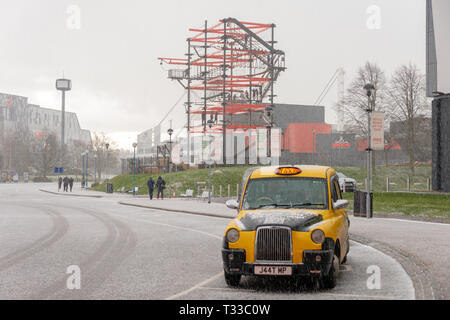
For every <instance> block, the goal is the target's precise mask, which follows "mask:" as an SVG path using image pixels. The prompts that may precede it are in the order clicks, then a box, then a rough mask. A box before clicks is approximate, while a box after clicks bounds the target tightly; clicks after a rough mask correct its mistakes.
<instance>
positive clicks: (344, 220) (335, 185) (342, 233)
mask: <svg viewBox="0 0 450 320" xmlns="http://www.w3.org/2000/svg"><path fill="white" fill-rule="evenodd" d="M330 189H331V200H332V201H333V202H336V201H337V200H341V199H342V194H341V190H340V188H339V180H338V176H337V175H334V176H333V177H331V179H330ZM333 211H334V214H335V216H336V218H338V221H339V230H338V231H337V233H338V237H339V241H340V245H341V256H340V257H339V258H340V259H342V258H343V257H344V256H345V254H346V253H347V251H348V247H349V235H348V229H349V219H348V213H347V209H333Z"/></svg>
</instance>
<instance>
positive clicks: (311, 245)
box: [222, 165, 350, 288]
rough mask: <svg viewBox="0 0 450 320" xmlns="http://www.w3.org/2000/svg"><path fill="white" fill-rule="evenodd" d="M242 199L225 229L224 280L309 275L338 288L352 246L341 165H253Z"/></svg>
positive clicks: (231, 203) (244, 182)
mask: <svg viewBox="0 0 450 320" xmlns="http://www.w3.org/2000/svg"><path fill="white" fill-rule="evenodd" d="M240 190H241V193H240V195H239V197H238V199H237V200H234V199H233V200H229V201H227V203H226V205H227V206H228V207H229V208H232V209H236V210H237V211H238V215H237V217H236V218H235V219H233V220H232V221H231V222H230V223H229V225H228V226H227V228H226V230H225V234H224V241H223V248H222V258H223V266H224V273H225V281H226V283H227V284H228V285H229V286H238V285H239V282H240V280H241V276H242V275H253V276H308V277H313V278H314V279H318V280H320V283H321V284H322V285H323V287H325V288H333V287H334V286H335V285H336V279H337V277H338V273H339V265H340V264H341V263H345V261H346V259H347V254H348V252H349V235H348V229H349V225H350V223H349V219H348V215H347V210H346V208H347V206H348V201H347V200H343V199H342V196H341V191H340V188H339V180H338V176H337V173H336V171H335V170H334V169H333V168H330V167H324V166H305V165H298V166H284V167H283V166H282V167H279V166H272V167H261V168H251V169H248V170H247V171H246V172H245V174H244V177H243V179H242V184H241V188H240Z"/></svg>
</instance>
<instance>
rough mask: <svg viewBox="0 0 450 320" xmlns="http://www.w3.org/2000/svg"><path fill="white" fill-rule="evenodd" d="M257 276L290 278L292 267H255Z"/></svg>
mask: <svg viewBox="0 0 450 320" xmlns="http://www.w3.org/2000/svg"><path fill="white" fill-rule="evenodd" d="M255 274H257V275H272V276H290V275H292V267H287V266H255Z"/></svg>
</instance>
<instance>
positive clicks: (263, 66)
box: [159, 18, 286, 164]
mask: <svg viewBox="0 0 450 320" xmlns="http://www.w3.org/2000/svg"><path fill="white" fill-rule="evenodd" d="M274 30H275V25H274V24H264V23H254V22H243V21H238V20H237V19H234V18H227V19H222V20H220V21H219V23H217V24H216V25H214V26H212V27H208V23H207V22H205V25H204V28H202V29H189V31H191V32H193V33H194V35H193V36H191V37H189V38H188V39H187V44H188V50H187V54H186V58H184V59H179V58H159V60H160V62H161V64H168V65H174V66H178V68H177V69H170V70H169V71H168V75H169V78H170V79H172V80H177V81H178V82H179V83H180V84H181V85H182V86H183V88H185V89H186V90H187V102H186V104H185V107H186V113H187V116H188V121H187V131H188V153H189V151H190V146H189V143H190V142H189V140H190V138H189V134H191V133H206V131H208V133H216V134H217V133H221V134H222V135H223V138H222V139H223V143H222V144H223V162H224V164H225V161H226V160H225V155H226V143H225V139H226V132H227V130H248V129H254V128H257V127H261V125H257V124H254V123H251V122H250V123H248V124H246V125H244V124H233V122H232V117H233V115H237V114H246V113H249V114H252V113H260V114H262V115H263V117H264V119H265V122H266V125H264V127H267V128H268V129H269V134H270V128H271V127H272V125H273V121H272V110H273V108H274V97H275V95H274V83H275V82H276V80H277V79H278V76H279V74H280V72H282V71H284V70H285V69H286V68H285V55H284V52H283V51H281V50H278V49H275V44H276V41H275V39H274ZM208 118H209V119H208ZM250 118H251V117H250ZM207 127H208V128H207ZM209 127H211V129H209ZM268 149H270V148H268Z"/></svg>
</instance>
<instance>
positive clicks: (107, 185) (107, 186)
mask: <svg viewBox="0 0 450 320" xmlns="http://www.w3.org/2000/svg"><path fill="white" fill-rule="evenodd" d="M105 148H106V168H105V177H106V181H107V183H106V192H109V191H110V190H109V178H108V162H109V152H108V150H109V143H106V144H105Z"/></svg>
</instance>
